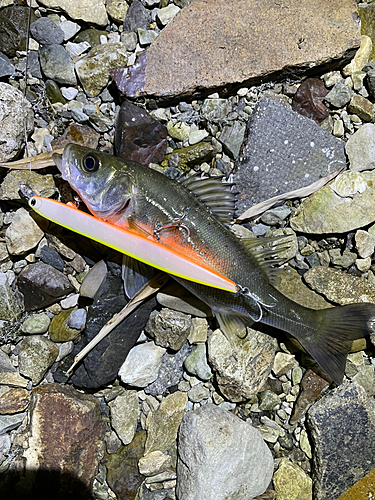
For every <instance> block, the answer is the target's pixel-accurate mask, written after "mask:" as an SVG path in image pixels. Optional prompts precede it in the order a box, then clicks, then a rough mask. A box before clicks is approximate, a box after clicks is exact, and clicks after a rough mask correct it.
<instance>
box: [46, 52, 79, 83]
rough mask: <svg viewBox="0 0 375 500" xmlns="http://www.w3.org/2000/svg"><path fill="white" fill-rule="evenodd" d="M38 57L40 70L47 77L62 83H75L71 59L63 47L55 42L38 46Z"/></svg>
mask: <svg viewBox="0 0 375 500" xmlns="http://www.w3.org/2000/svg"><path fill="white" fill-rule="evenodd" d="M39 58H40V65H41V67H42V71H43V73H44V74H45V76H46V77H47V78H51V80H54V81H55V82H57V83H61V84H62V85H76V84H77V78H76V74H75V72H74V64H73V60H72V58H71V57H70V55H69V54H68V53H67V51H66V50H65V49H64V47H62V46H61V45H57V44H56V43H54V44H52V45H43V46H42V47H40V48H39Z"/></svg>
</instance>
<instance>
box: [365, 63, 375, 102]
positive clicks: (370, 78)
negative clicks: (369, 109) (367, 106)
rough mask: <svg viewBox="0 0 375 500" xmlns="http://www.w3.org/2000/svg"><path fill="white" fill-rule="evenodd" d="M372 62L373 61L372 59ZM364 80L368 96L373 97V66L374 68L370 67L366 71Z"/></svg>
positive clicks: (374, 92) (374, 71)
mask: <svg viewBox="0 0 375 500" xmlns="http://www.w3.org/2000/svg"><path fill="white" fill-rule="evenodd" d="M372 62H374V63H375V61H372ZM374 66H375V65H374ZM365 81H366V83H367V88H368V91H369V94H370V96H371V97H372V98H375V68H374V69H370V70H369V71H368V72H367V76H366V80H365Z"/></svg>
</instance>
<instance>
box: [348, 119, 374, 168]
mask: <svg viewBox="0 0 375 500" xmlns="http://www.w3.org/2000/svg"><path fill="white" fill-rule="evenodd" d="M345 151H346V154H347V155H348V158H349V168H350V170H353V172H361V171H362V170H372V169H373V168H375V125H374V124H373V123H365V124H363V125H362V127H360V128H359V129H358V130H357V131H356V132H355V133H354V134H353V135H350V136H349V139H348V142H347V143H346V146H345Z"/></svg>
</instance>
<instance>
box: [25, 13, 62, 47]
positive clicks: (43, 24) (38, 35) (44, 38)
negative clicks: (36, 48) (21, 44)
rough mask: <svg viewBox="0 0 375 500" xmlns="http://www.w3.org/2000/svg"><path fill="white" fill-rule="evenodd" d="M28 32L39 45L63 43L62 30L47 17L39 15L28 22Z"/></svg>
mask: <svg viewBox="0 0 375 500" xmlns="http://www.w3.org/2000/svg"><path fill="white" fill-rule="evenodd" d="M30 33H31V35H32V37H33V38H35V40H36V41H37V42H38V43H40V44H41V45H51V44H52V43H57V44H60V43H63V41H64V32H63V30H62V29H61V28H59V27H58V26H57V24H56V23H54V22H53V21H52V19H50V18H49V17H40V18H39V19H37V20H36V21H34V22H33V23H31V24H30Z"/></svg>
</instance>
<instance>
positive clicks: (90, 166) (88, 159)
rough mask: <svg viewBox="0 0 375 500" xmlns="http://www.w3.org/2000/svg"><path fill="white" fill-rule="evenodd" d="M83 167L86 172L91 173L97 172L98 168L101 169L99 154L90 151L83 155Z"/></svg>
mask: <svg viewBox="0 0 375 500" xmlns="http://www.w3.org/2000/svg"><path fill="white" fill-rule="evenodd" d="M82 167H83V170H84V171H85V172H87V173H90V174H91V173H92V172H96V171H97V170H99V167H100V160H99V158H98V157H97V156H95V155H93V154H92V153H88V154H87V155H86V156H84V157H83V160H82Z"/></svg>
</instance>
